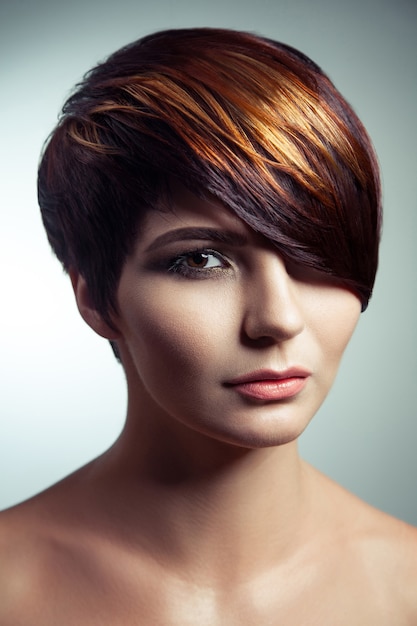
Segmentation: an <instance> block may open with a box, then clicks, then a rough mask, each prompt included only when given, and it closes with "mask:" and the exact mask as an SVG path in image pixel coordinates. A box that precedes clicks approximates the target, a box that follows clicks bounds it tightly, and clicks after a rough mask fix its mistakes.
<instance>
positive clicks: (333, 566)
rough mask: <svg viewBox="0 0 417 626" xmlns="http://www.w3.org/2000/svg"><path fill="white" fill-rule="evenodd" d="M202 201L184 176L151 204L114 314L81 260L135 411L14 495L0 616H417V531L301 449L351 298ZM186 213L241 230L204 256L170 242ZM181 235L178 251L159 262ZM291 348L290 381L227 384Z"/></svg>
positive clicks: (345, 337)
mask: <svg viewBox="0 0 417 626" xmlns="http://www.w3.org/2000/svg"><path fill="white" fill-rule="evenodd" d="M200 202H201V204H202V205H203V206H201V207H199V206H196V199H195V198H194V197H190V195H189V194H187V193H185V192H183V193H180V196H179V199H178V207H177V211H176V212H175V213H174V214H168V215H166V214H161V213H157V214H155V215H153V216H151V219H150V220H149V222H148V224H147V225H146V228H145V229H144V234H142V235H141V238H140V240H139V242H138V247H137V250H136V252H135V254H134V255H132V258H131V259H129V260H128V262H127V263H126V266H125V269H124V271H123V274H122V277H121V281H120V285H119V292H118V301H119V306H120V315H119V317H118V319H117V320H115V322H116V324H115V328H116V330H114V329H110V328H109V327H107V326H106V324H105V322H104V321H103V320H102V319H101V318H100V317H99V316H98V314H97V312H96V311H94V309H93V308H92V306H91V303H90V301H89V296H88V291H87V289H86V285H85V283H84V281H83V279H82V278H81V277H79V276H77V275H75V274H73V276H72V279H73V285H74V290H75V294H76V298H77V302H78V306H79V309H80V312H81V314H82V316H83V317H84V319H85V320H86V321H87V323H89V324H90V325H91V326H92V327H93V328H94V330H95V331H96V332H98V333H99V334H101V335H103V336H105V337H107V338H109V339H112V340H113V341H116V342H117V344H118V347H119V350H120V353H121V357H122V362H123V366H124V369H125V372H126V378H127V385H128V391H129V393H128V397H129V405H128V412H127V421H126V426H125V429H124V431H123V433H122V435H121V437H120V438H119V440H118V441H117V442H116V443H115V445H114V446H113V447H112V448H111V449H110V450H109V451H108V452H107V453H105V454H104V455H103V456H102V457H100V458H98V459H96V460H95V461H93V462H92V463H90V464H89V465H87V466H86V467H84V468H82V469H80V470H79V471H77V472H76V473H75V474H73V475H71V476H70V477H68V478H67V479H65V480H64V481H62V482H61V483H59V484H57V485H55V486H54V487H52V488H51V489H49V490H47V491H46V492H44V493H42V494H40V495H39V496H37V497H35V498H33V499H31V500H29V501H28V502H26V503H23V504H21V505H19V506H17V507H14V508H13V509H10V510H9V511H6V512H4V513H2V514H1V516H0V555H1V560H0V624H1V626H26V625H29V624H30V626H56V625H57V624H59V626H73V625H74V626H75V625H76V626H79V625H80V624H82V625H87V626H89V625H91V626H93V625H94V626H97V625H98V624H99V625H100V626H106V625H107V624H108V625H109V626H110V625H112V626H114V625H115V624H123V625H124V626H131V625H132V626H133V625H137V624H146V625H148V624H152V625H155V626H159V625H161V626H187V625H190V626H191V625H192V626H195V625H196V624H198V625H199V626H220V625H221V626H242V625H243V626H246V625H248V626H249V625H250V626H253V625H255V624H256V625H261V626H267V625H273V626H278V625H281V624H285V626H304V625H305V626H313V625H320V626H345V625H346V626H352V625H356V624H358V625H359V624H360V625H366V626H385V625H386V626H394V625H395V626H415V625H416V624H417V593H416V589H417V531H416V530H415V529H413V528H411V527H409V526H408V525H406V524H404V523H402V522H399V521H397V520H394V519H392V518H390V517H388V516H386V515H384V514H383V513H380V512H378V511H376V510H374V509H372V508H371V507H369V506H368V505H366V504H365V503H363V502H361V501H359V500H358V499H357V498H355V497H354V496H352V495H350V494H348V493H347V492H346V491H344V490H343V489H342V488H340V487H339V486H337V485H335V484H334V483H333V482H332V481H330V480H328V479H327V478H325V477H324V476H322V475H321V474H320V473H318V472H317V471H315V470H314V469H313V468H311V467H310V466H309V465H307V464H305V463H304V462H303V461H302V460H301V459H300V458H299V455H298V450H297V439H298V436H299V435H300V434H301V432H302V431H303V430H304V428H305V427H306V426H307V424H308V422H309V421H310V419H311V418H312V417H313V415H314V413H315V412H316V411H317V408H318V406H319V405H320V404H321V402H322V401H323V399H324V397H325V396H326V394H327V392H328V389H329V388H330V386H331V384H332V381H333V378H334V376H335V374H336V371H337V367H338V364H339V361H340V358H341V356H342V354H343V351H344V348H345V346H346V344H347V342H348V341H349V338H350V335H351V333H352V332H353V330H354V327H355V325H356V322H357V319H358V317H359V310H360V304H359V301H358V299H357V297H356V296H355V295H354V294H353V293H351V292H349V291H347V290H346V289H345V288H343V287H342V286H340V285H338V284H335V283H332V282H329V281H328V279H327V278H324V277H317V276H316V275H315V274H314V273H313V274H312V273H311V272H310V271H308V272H306V273H305V272H304V271H300V269H299V268H295V270H294V269H291V271H290V270H289V269H288V267H287V266H285V264H284V263H283V262H282V259H280V257H279V256H278V255H277V253H276V251H275V250H273V249H272V248H271V247H270V246H269V245H268V244H267V243H266V242H265V241H263V240H261V239H260V238H259V236H257V235H255V234H254V233H252V232H251V231H250V230H249V229H248V228H247V227H246V226H244V225H243V224H242V223H240V222H239V221H238V220H237V218H234V217H231V215H230V214H229V213H227V212H226V211H224V210H220V209H219V206H218V205H217V206H216V205H215V203H211V202H208V201H207V202H205V201H200ZM200 208H201V211H200ZM179 226H180V227H181V228H182V229H184V228H186V229H188V228H194V229H195V228H215V229H216V231H221V232H222V233H225V232H227V233H230V232H232V234H233V237H232V239H233V241H234V242H235V243H232V244H230V243H227V244H222V245H220V244H219V242H218V241H215V240H213V241H209V242H208V243H207V242H205V243H204V245H205V246H206V248H207V250H206V252H205V257H204V263H203V265H202V267H201V268H200V267H197V269H196V267H195V266H196V265H197V266H198V265H199V264H200V261H201V258H200V256H198V255H197V256H196V254H195V252H194V251H193V253H192V254H188V252H187V251H189V250H193V249H194V248H190V247H188V248H185V249H184V242H183V241H182V240H175V241H174V243H173V242H172V241H170V242H169V243H167V239H166V237H165V234H166V233H171V234H170V235H169V238H171V239H172V231H173V229H176V228H178V227H179ZM189 234H190V233H189V231H188V230H187V237H189ZM161 235H163V236H164V237H165V239H164V240H163V241H164V243H162V244H161V239H160V237H161ZM182 236H183V235H181V237H182ZM193 236H194V235H193ZM199 236H200V235H199ZM204 237H206V236H204ZM187 241H188V240H187ZM237 241H238V242H239V243H238V244H237V243H236V242H237ZM158 242H159V243H158ZM242 242H246V243H242ZM156 243H157V245H156ZM187 245H189V244H188V243H187ZM172 246H174V247H175V255H176V258H177V260H176V261H175V263H173V262H172V260H170V261H169V263H168V264H166V263H165V261H164V262H163V263H162V261H161V258H163V259H165V257H166V256H167V255H168V256H169V257H171V256H172V255H173V254H174V253H173V249H172ZM193 246H194V244H193ZM194 247H195V246H194ZM199 247H201V242H199ZM155 248H156V252H155ZM179 248H181V250H179ZM149 249H152V251H151V252H149ZM185 252H187V254H185ZM155 254H156V255H157V256H156V257H155ZM198 254H200V252H199V253H198ZM175 255H174V256H175ZM206 262H207V266H206V265H205V263H206ZM185 263H187V264H188V265H189V267H187V274H180V275H177V273H176V272H177V269H178V267H179V264H185ZM167 267H168V270H167ZM173 267H175V273H173V270H172V268H173ZM182 269H183V268H182V266H181V271H182ZM191 269H192V271H191ZM201 272H203V274H204V276H203V274H201ZM202 278H203V279H202ZM259 303H261V305H260V304H259ZM155 355H156V356H155ZM294 364H297V368H301V366H302V368H303V369H302V371H305V372H306V373H305V374H300V375H299V374H297V375H296V376H293V375H292V374H291V375H288V376H287V379H286V381H287V382H285V383H282V384H281V383H280V384H279V385H277V386H276V387H278V392H277V393H279V394H283V397H280V398H279V399H278V400H277V399H275V400H268V401H267V400H260V399H259V398H253V397H249V398H248V397H247V396H246V395H245V394H243V395H242V389H241V388H240V387H239V386H234V385H233V384H230V381H231V380H234V378H235V377H236V376H238V375H240V374H242V373H245V372H248V371H255V370H259V368H268V369H269V370H270V369H271V368H275V369H277V370H280V371H281V370H285V368H289V367H290V366H294ZM291 371H292V370H291ZM297 371H298V370H297ZM303 377H304V378H305V380H304V378H303ZM293 378H295V379H296V380H295V382H294V380H293ZM299 378H302V379H303V380H302V381H301V383H300V382H299V380H298V379H299ZM190 380H192V381H193V382H192V385H190V383H189V381H190ZM299 384H301V387H300V389H301V390H300V391H299V390H298V389H299V387H298V386H297V385H299ZM291 389H293V390H294V389H295V390H296V392H294V394H293V395H291V393H292V392H291V393H290V395H288V393H289V392H288V390H291ZM244 391H245V393H246V392H248V391H249V392H250V393H252V391H253V389H252V387H250V386H249V388H244ZM262 393H266V392H265V389H263V391H262Z"/></svg>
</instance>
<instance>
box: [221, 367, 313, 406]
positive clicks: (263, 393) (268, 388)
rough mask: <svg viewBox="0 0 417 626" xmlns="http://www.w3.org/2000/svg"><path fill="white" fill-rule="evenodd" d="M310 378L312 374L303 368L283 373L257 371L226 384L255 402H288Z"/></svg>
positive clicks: (295, 368)
mask: <svg viewBox="0 0 417 626" xmlns="http://www.w3.org/2000/svg"><path fill="white" fill-rule="evenodd" d="M310 376H311V372H309V371H308V370H306V369H304V368H301V367H291V368H289V369H286V370H283V371H275V370H257V371H254V372H249V373H248V374H243V375H242V376H237V377H236V378H233V379H232V380H230V381H228V382H227V383H226V387H231V388H233V389H234V390H235V391H237V392H238V393H239V394H240V395H242V396H245V397H247V398H252V399H255V400H263V401H277V400H286V399H289V398H293V397H294V396H296V395H297V394H299V393H300V391H302V389H304V387H305V385H306V384H307V380H308V378H309V377H310Z"/></svg>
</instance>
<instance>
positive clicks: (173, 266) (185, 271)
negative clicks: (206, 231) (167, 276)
mask: <svg viewBox="0 0 417 626" xmlns="http://www.w3.org/2000/svg"><path fill="white" fill-rule="evenodd" d="M198 254H201V255H205V256H207V257H215V259H217V260H218V261H219V262H220V263H221V265H216V266H215V267H207V268H206V267H201V268H198V267H189V266H187V265H186V264H185V261H186V260H187V259H189V258H191V257H193V256H196V255H198ZM167 266H168V272H170V273H173V274H179V275H180V276H184V277H185V278H198V279H204V278H209V276H208V275H209V274H212V273H213V272H215V273H217V272H218V271H221V270H224V269H226V268H229V267H230V263H229V262H228V261H227V260H226V259H225V257H224V256H223V255H222V254H220V252H217V251H216V250H212V249H210V248H196V249H195V250H188V251H187V252H184V253H182V254H179V255H177V256H175V257H173V258H171V259H170V260H169V261H168V263H167Z"/></svg>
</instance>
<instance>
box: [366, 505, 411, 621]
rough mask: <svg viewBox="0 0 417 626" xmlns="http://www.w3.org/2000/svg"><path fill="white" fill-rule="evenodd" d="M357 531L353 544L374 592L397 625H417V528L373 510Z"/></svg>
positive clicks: (368, 513) (368, 512)
mask: <svg viewBox="0 0 417 626" xmlns="http://www.w3.org/2000/svg"><path fill="white" fill-rule="evenodd" d="M363 522H364V523H363V526H362V527H359V528H358V533H357V537H356V545H357V549H358V553H359V555H360V556H361V557H362V559H363V561H364V563H366V566H367V572H368V573H369V575H370V576H372V577H373V579H374V580H375V582H376V585H377V591H378V592H379V593H380V594H381V597H382V598H385V601H386V602H387V604H388V608H390V609H391V610H393V609H394V610H395V614H396V615H397V617H396V620H397V622H396V623H398V624H402V623H404V624H410V625H412V624H417V529H416V528H414V527H412V526H410V525H409V524H406V523H405V522H402V521H400V520H397V519H395V518H393V517H391V516H389V515H386V514H384V513H381V512H380V511H377V510H375V509H370V510H369V511H367V514H366V515H365V517H364V520H363Z"/></svg>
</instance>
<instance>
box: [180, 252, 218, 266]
mask: <svg viewBox="0 0 417 626" xmlns="http://www.w3.org/2000/svg"><path fill="white" fill-rule="evenodd" d="M183 262H184V263H186V264H187V266H188V267H190V268H193V269H211V268H213V267H221V266H222V262H221V261H220V259H219V258H218V257H217V256H216V255H214V254H213V253H210V252H193V253H192V254H189V255H187V256H185V257H184V258H183Z"/></svg>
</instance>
